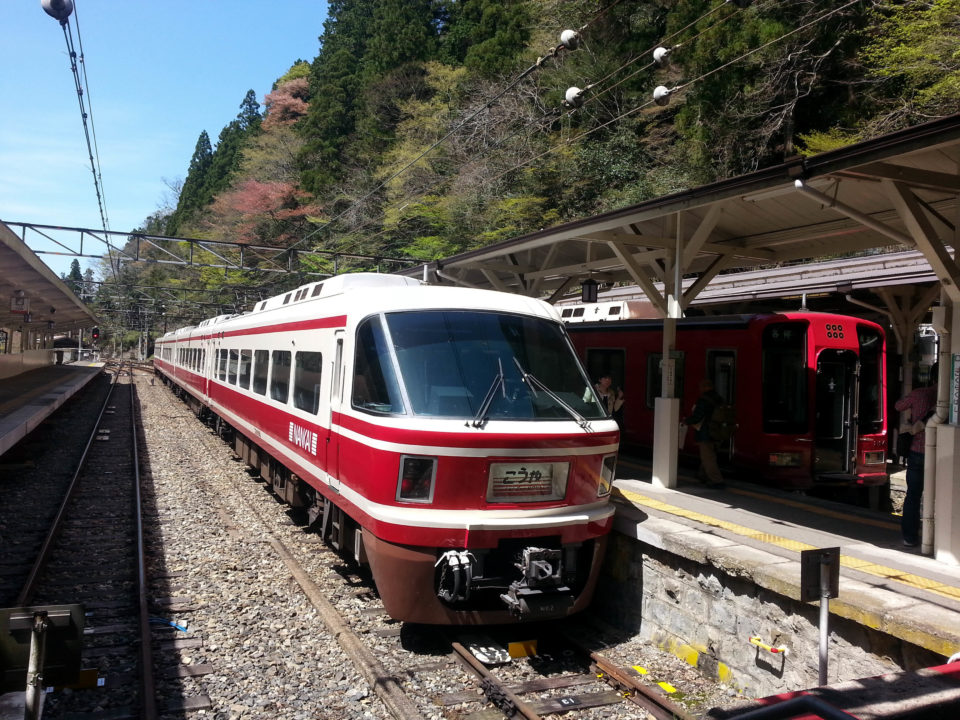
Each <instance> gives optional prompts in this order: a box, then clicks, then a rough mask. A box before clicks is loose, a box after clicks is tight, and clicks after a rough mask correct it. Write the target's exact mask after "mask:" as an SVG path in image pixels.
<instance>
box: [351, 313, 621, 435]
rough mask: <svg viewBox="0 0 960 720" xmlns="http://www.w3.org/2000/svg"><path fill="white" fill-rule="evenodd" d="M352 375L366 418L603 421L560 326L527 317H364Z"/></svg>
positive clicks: (356, 400)
mask: <svg viewBox="0 0 960 720" xmlns="http://www.w3.org/2000/svg"><path fill="white" fill-rule="evenodd" d="M356 376H357V377H358V378H362V379H361V380H358V381H357V382H356V383H355V389H354V398H353V404H354V406H355V407H357V408H359V409H361V410H367V411H371V412H389V413H402V412H412V413H413V414H416V415H424V416H432V417H451V418H453V417H456V418H467V419H468V420H469V419H471V418H472V419H473V420H475V421H477V422H482V421H485V420H487V419H490V420H543V419H556V420H570V419H580V418H583V419H587V420H590V419H599V418H602V417H605V416H606V412H605V411H604V409H603V406H602V405H601V404H600V403H599V402H598V400H597V398H596V395H595V394H594V392H593V387H592V385H591V384H590V382H589V380H588V379H587V377H586V375H585V374H584V372H583V369H582V368H581V366H580V362H579V360H578V359H577V357H576V355H575V353H574V351H573V348H572V346H571V345H570V343H569V341H568V340H567V337H566V334H565V333H564V331H563V328H562V327H561V326H560V325H558V324H557V323H554V322H550V321H548V320H545V319H542V318H536V317H529V316H523V315H508V314H503V313H493V312H478V311H469V310H431V311H422V312H421V311H408V312H395V313H385V314H384V315H383V316H376V317H371V318H368V319H367V320H365V321H364V322H363V323H362V324H361V326H360V327H359V328H358V331H357V361H356ZM371 379H372V382H371ZM364 395H366V397H364Z"/></svg>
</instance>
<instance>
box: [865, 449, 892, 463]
mask: <svg viewBox="0 0 960 720" xmlns="http://www.w3.org/2000/svg"><path fill="white" fill-rule="evenodd" d="M886 460H887V458H886V453H884V452H883V450H879V451H877V452H868V453H864V455H863V463H864V465H882V464H883V463H884V462H886Z"/></svg>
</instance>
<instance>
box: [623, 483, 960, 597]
mask: <svg viewBox="0 0 960 720" xmlns="http://www.w3.org/2000/svg"><path fill="white" fill-rule="evenodd" d="M614 494H615V495H620V496H622V497H623V498H624V499H625V500H627V501H629V502H631V503H634V504H636V505H642V506H644V507H648V508H650V509H651V510H659V511H660V512H665V513H668V514H670V515H675V516H677V517H682V518H686V519H688V520H693V521H694V522H698V523H702V524H704V525H710V526H712V527H716V528H720V529H721V530H726V531H727V532H730V533H733V534H734V535H739V536H741V537H746V538H750V539H752V540H758V541H760V542H762V543H765V544H767V545H775V546H777V547H780V548H784V549H786V550H792V551H794V552H797V553H799V552H800V551H801V550H813V549H815V547H814V546H813V545H809V544H807V543H803V542H798V541H796V540H790V539H789V538H784V537H780V536H779V535H771V534H769V533H763V532H760V531H758V530H754V529H753V528H748V527H745V526H744V525H738V524H737V523H733V522H729V521H727V520H720V519H719V518H715V517H712V516H710V515H706V514H704V513H700V512H696V511H694V510H687V509H685V508H681V507H677V506H676V505H671V504H670V503H665V502H663V501H661V500H657V499H655V498H652V497H649V496H648V495H642V494H640V493H636V492H633V491H631V490H624V489H622V488H615V489H614ZM840 565H841V566H842V567H846V568H850V569H852V570H859V571H860V572H864V573H867V574H869V575H874V576H875V577H881V578H884V579H886V580H893V581H894V582H898V583H901V584H903V585H906V586H908V587H912V588H916V589H918V590H924V591H926V592H932V593H936V594H937V595H942V596H943V597H947V598H950V599H952V600H960V588H956V587H953V586H951V585H945V584H944V583H941V582H939V581H935V580H930V579H929V578H925V577H921V576H919V575H914V574H913V573H908V572H904V571H903V570H897V569H895V568H890V567H885V566H883V565H877V564H876V563H872V562H869V561H868V560H861V559H859V558H854V557H850V556H848V555H841V556H840Z"/></svg>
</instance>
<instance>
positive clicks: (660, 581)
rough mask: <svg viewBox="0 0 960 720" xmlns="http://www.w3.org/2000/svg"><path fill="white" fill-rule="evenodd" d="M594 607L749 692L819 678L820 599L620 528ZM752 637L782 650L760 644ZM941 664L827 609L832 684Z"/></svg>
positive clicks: (806, 684) (802, 685) (815, 681)
mask: <svg viewBox="0 0 960 720" xmlns="http://www.w3.org/2000/svg"><path fill="white" fill-rule="evenodd" d="M592 610H593V612H595V613H597V614H598V615H599V616H600V617H601V618H603V619H604V620H605V621H606V622H608V623H610V624H613V625H615V626H618V627H621V628H624V629H627V630H630V631H633V632H636V633H637V634H638V635H640V637H642V638H644V639H646V640H649V641H650V642H651V643H653V644H655V645H657V646H659V647H661V648H663V649H665V650H667V651H669V652H672V653H673V654H675V655H677V656H678V657H681V658H683V659H685V660H686V661H687V662H689V663H690V664H691V665H694V666H696V667H698V668H700V669H701V671H703V672H704V673H705V674H706V675H709V676H711V677H715V678H717V679H719V680H721V681H723V682H726V683H728V684H730V685H732V686H733V687H735V688H736V689H737V690H739V691H740V692H742V693H743V694H745V695H747V696H752V697H762V696H765V695H772V694H775V693H780V692H785V691H791V690H801V689H804V688H809V687H816V686H818V685H819V684H820V683H819V681H818V678H819V643H820V631H819V613H820V611H819V604H818V603H811V604H803V603H800V602H798V601H796V600H793V599H791V598H789V597H786V596H784V595H781V594H779V593H776V592H774V591H772V590H769V589H766V588H762V587H760V586H758V585H756V584H755V583H753V582H752V581H751V580H749V579H747V578H744V577H738V576H736V575H735V574H731V573H729V572H726V571H724V570H722V569H719V568H717V567H715V566H714V565H712V564H709V563H700V562H697V561H695V560H691V559H688V558H684V557H680V556H678V555H675V554H672V553H670V552H668V551H665V550H661V549H658V548H655V547H652V546H650V545H648V544H646V543H643V542H641V541H638V540H633V539H631V538H628V537H626V536H624V535H622V534H620V533H614V534H613V536H612V537H611V542H610V548H609V550H608V554H607V558H606V562H605V564H604V571H603V575H602V577H601V581H600V586H599V587H598V589H597V594H596V599H595V600H594V604H593V606H592ZM752 636H759V638H760V640H761V641H762V642H763V643H766V644H768V645H771V646H774V647H779V646H782V647H785V648H786V653H784V654H773V653H770V652H768V651H766V650H762V649H761V648H759V647H757V646H756V645H753V644H751V643H750V638H751V637H752ZM942 662H943V658H942V657H941V656H940V655H938V654H936V653H934V652H931V651H929V650H926V649H924V648H921V647H918V646H916V645H912V644H910V643H908V642H905V641H902V640H900V639H898V638H895V637H893V636H891V635H888V634H886V633H883V632H880V631H877V630H874V629H871V628H869V627H866V626H864V625H861V624H858V623H856V622H854V621H852V620H849V619H846V618H842V617H837V616H835V615H831V616H830V644H829V672H828V682H829V683H835V682H840V681H845V680H853V679H857V678H865V677H872V676H874V675H879V674H882V673H888V672H896V671H899V670H910V669H915V668H918V667H927V666H930V665H936V664H940V663H942Z"/></svg>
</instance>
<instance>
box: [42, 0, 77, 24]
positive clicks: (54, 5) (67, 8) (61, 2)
mask: <svg viewBox="0 0 960 720" xmlns="http://www.w3.org/2000/svg"><path fill="white" fill-rule="evenodd" d="M40 7H42V8H43V11H44V12H45V13H46V14H47V15H49V16H50V17H52V18H53V19H54V20H59V21H60V23H61V24H62V23H65V22H66V21H67V18H68V17H70V13H72V12H73V0H40Z"/></svg>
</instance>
